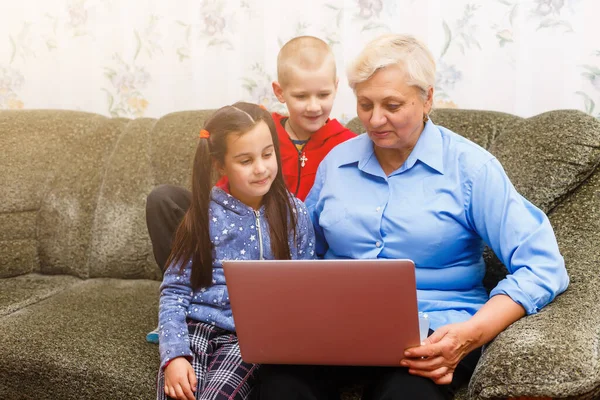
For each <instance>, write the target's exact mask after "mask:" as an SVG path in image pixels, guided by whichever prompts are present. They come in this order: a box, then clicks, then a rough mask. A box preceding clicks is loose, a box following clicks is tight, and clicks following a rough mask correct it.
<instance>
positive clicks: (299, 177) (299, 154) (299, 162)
mask: <svg viewBox="0 0 600 400" xmlns="http://www.w3.org/2000/svg"><path fill="white" fill-rule="evenodd" d="M294 146H296V145H294ZM305 146H306V145H305ZM302 153H304V152H302ZM302 153H301V152H298V183H297V184H296V191H295V192H294V196H296V197H298V190H300V179H301V178H302V157H301V154H302Z"/></svg>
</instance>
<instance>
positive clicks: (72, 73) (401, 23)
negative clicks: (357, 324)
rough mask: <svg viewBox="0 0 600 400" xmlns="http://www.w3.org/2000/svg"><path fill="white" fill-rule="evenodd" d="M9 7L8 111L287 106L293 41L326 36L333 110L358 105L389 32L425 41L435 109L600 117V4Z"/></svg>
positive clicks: (356, 0)
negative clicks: (352, 71)
mask: <svg viewBox="0 0 600 400" xmlns="http://www.w3.org/2000/svg"><path fill="white" fill-rule="evenodd" d="M5 3H6V2H3V4H2V12H0V108H2V109H32V108H61V109H75V110H82V111H89V112H96V113H100V114H104V115H107V116H113V117H130V118H133V117H160V116H162V115H165V114H167V113H169V112H174V111H180V110H188V109H205V108H216V107H219V106H222V105H224V104H230V103H232V102H235V101H237V100H248V101H254V102H258V103H261V104H264V105H265V106H267V107H268V108H269V109H272V110H278V111H284V110H285V107H284V106H282V105H281V104H280V103H279V102H278V101H277V100H276V98H275V97H274V95H273V94H272V90H271V82H272V81H273V79H274V78H275V75H276V65H275V62H276V57H277V52H278V50H279V48H280V47H281V45H282V44H283V43H285V42H286V41H287V40H289V39H290V38H292V37H294V36H297V35H302V34H307V35H315V36H318V37H320V38H322V39H323V40H325V41H326V42H328V43H329V44H330V45H331V47H332V49H333V51H334V53H335V55H336V60H337V63H338V74H339V76H340V86H339V91H338V96H337V99H336V103H335V107H334V109H333V113H332V114H333V116H334V117H337V118H338V119H340V120H341V121H343V122H345V121H347V120H349V119H350V118H352V117H353V116H355V115H356V111H355V101H354V95H353V93H352V92H351V90H350V89H349V88H348V86H347V82H346V79H345V68H346V65H347V64H348V62H349V61H350V60H351V59H352V58H353V57H354V56H355V55H356V54H357V52H358V51H360V49H362V47H363V46H364V45H365V44H366V43H367V42H368V41H369V40H370V39H372V38H374V37H375V36H377V35H379V34H381V33H384V32H399V33H410V34H413V35H415V36H417V37H419V38H420V39H421V40H423V41H424V42H425V43H426V44H427V45H428V46H429V47H430V49H431V50H432V52H433V54H434V56H435V58H436V61H437V68H438V71H437V83H436V98H435V106H436V107H458V108H471V109H487V110H496V111H502V112H508V113H513V114H517V115H521V116H524V117H526V116H531V115H535V114H538V113H541V112H544V111H548V110H552V109H560V108H576V109H580V110H582V111H584V112H586V113H588V114H590V115H593V116H594V117H596V118H600V23H599V21H598V20H599V16H600V2H598V1H597V0H471V1H467V0H453V1H441V0H420V1H417V0H326V1H317V0H304V1H295V0H173V1H169V2H165V1H159V0H135V1H134V0H120V1H117V0H21V1H20V2H14V3H13V4H11V7H7V6H6V4H5Z"/></svg>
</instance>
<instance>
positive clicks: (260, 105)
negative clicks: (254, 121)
mask: <svg viewBox="0 0 600 400" xmlns="http://www.w3.org/2000/svg"><path fill="white" fill-rule="evenodd" d="M258 106H259V107H260V108H262V109H263V110H265V111H267V107H265V106H264V105H263V104H259V105H258Z"/></svg>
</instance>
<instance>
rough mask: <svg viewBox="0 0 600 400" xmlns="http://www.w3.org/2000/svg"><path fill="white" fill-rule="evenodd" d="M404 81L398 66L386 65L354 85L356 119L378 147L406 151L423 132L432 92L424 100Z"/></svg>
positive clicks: (404, 78)
mask: <svg viewBox="0 0 600 400" xmlns="http://www.w3.org/2000/svg"><path fill="white" fill-rule="evenodd" d="M406 80H407V77H406V74H405V72H404V70H403V69H402V68H401V67H400V66H398V65H390V66H387V67H385V68H382V69H380V70H378V71H377V72H375V73H374V74H373V76H371V78H369V79H368V80H366V81H364V82H361V83H359V84H357V85H356V109H357V112H358V118H359V119H360V120H361V122H362V123H363V125H364V127H365V128H366V129H367V134H368V135H369V137H370V138H371V140H372V141H373V143H374V144H375V145H376V146H378V147H382V148H396V149H408V150H410V149H412V148H413V147H414V146H415V144H416V143H417V140H418V139H419V136H420V134H421V132H422V131H423V127H424V123H423V115H424V114H429V111H430V110H431V103H432V98H433V89H429V92H428V93H427V94H428V98H427V100H426V101H424V100H423V97H422V95H421V91H420V90H419V88H417V87H416V86H408V85H407V84H406Z"/></svg>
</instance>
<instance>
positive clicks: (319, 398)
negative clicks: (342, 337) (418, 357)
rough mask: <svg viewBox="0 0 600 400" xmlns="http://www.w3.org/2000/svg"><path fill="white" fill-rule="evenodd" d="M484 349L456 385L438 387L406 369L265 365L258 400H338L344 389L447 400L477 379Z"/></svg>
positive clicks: (371, 397) (461, 367)
mask: <svg viewBox="0 0 600 400" xmlns="http://www.w3.org/2000/svg"><path fill="white" fill-rule="evenodd" d="M480 356H481V349H477V350H474V351H472V352H471V353H469V354H468V355H467V356H466V357H465V358H464V359H463V360H462V361H461V362H460V363H459V364H458V366H457V368H456V370H455V371H454V377H453V379H452V383H451V384H449V385H437V384H435V383H434V382H433V381H432V380H431V379H428V378H422V377H420V376H415V375H411V374H409V373H408V369H407V368H403V367H398V368H394V367H333V366H315V365H262V366H261V368H260V369H259V372H258V384H257V386H256V387H255V389H254V395H253V396H254V397H253V398H254V399H255V400H279V399H286V400H333V399H336V400H338V399H339V398H340V393H339V390H340V388H341V387H344V386H350V385H352V384H354V383H360V384H363V385H364V391H363V395H362V399H363V400H400V399H407V400H418V399H423V400H437V399H440V400H447V399H452V398H453V397H454V395H455V393H456V392H457V391H458V389H459V388H460V387H461V386H463V385H466V384H467V383H468V382H469V379H470V378H471V375H473V371H474V370H475V366H476V365H477V361H479V357H480Z"/></svg>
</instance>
